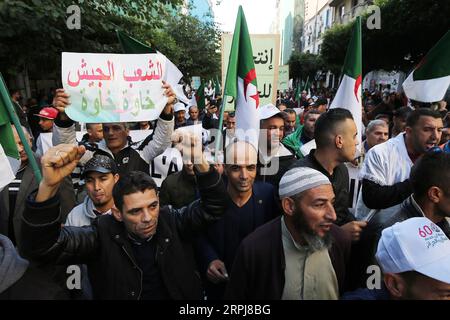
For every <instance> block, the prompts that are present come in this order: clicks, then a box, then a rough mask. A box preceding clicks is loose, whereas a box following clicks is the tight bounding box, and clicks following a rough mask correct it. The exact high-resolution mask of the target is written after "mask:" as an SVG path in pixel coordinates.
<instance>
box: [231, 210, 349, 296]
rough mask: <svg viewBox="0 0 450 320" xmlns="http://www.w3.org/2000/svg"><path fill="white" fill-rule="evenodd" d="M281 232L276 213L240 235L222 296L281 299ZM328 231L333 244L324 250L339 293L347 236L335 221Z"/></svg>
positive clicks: (283, 259) (342, 284) (341, 290)
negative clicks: (231, 269)
mask: <svg viewBox="0 0 450 320" xmlns="http://www.w3.org/2000/svg"><path fill="white" fill-rule="evenodd" d="M281 233H282V231H281V217H279V218H276V219H274V220H272V221H270V222H268V223H266V224H265V225H263V226H261V227H259V228H258V229H256V230H255V232H253V233H252V234H250V235H249V236H248V237H247V238H246V239H244V241H243V242H242V244H241V246H240V247H239V250H238V252H237V254H236V258H235V260H234V264H233V271H232V272H231V278H230V281H229V283H228V286H227V291H226V293H225V298H226V299H239V300H244V299H250V300H280V299H281V297H282V295H283V289H284V282H285V278H284V270H285V268H286V262H285V257H284V250H283V241H282V234H281ZM330 233H331V236H332V238H333V244H332V246H331V248H330V249H329V250H328V253H329V255H330V259H331V263H332V265H333V268H334V271H335V273H336V278H337V281H338V285H339V292H340V293H341V294H342V293H344V292H345V291H346V287H345V283H346V276H347V274H346V264H347V262H348V260H349V258H350V248H351V240H350V238H349V236H348V235H347V233H346V232H345V231H343V230H341V229H340V228H339V227H337V226H335V225H333V226H332V227H331V229H330Z"/></svg>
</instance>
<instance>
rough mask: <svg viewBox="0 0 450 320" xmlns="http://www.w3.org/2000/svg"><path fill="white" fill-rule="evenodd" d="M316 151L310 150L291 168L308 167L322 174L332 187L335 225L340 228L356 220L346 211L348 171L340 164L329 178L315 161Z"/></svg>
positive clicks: (347, 204) (348, 197)
mask: <svg viewBox="0 0 450 320" xmlns="http://www.w3.org/2000/svg"><path fill="white" fill-rule="evenodd" d="M315 151H316V149H313V150H311V152H310V153H309V154H308V155H307V156H306V157H304V158H303V159H300V160H298V161H297V162H296V163H295V164H294V165H293V166H292V167H290V168H289V169H292V168H296V167H309V168H312V169H315V170H317V171H319V172H322V173H323V174H324V175H325V176H326V177H327V178H328V179H330V182H331V184H332V186H333V191H334V195H335V197H336V199H335V203H334V210H335V211H336V216H337V219H336V221H335V224H337V225H338V226H342V225H344V224H346V223H348V222H350V221H354V220H356V218H355V216H354V215H353V214H352V213H351V212H350V211H349V210H348V208H349V205H350V204H349V201H350V200H349V199H350V196H349V192H348V188H349V177H348V169H347V167H346V166H345V164H343V163H341V164H340V165H338V166H337V167H336V168H334V171H333V175H332V176H330V174H329V173H328V171H327V170H325V168H324V167H322V165H321V164H320V163H319V162H318V161H317V160H316V158H315V157H314V152H315Z"/></svg>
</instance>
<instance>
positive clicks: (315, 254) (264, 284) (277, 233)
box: [225, 167, 351, 300]
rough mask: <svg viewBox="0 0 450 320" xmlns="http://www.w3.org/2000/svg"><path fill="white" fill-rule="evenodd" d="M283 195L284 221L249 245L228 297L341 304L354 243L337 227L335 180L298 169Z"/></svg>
mask: <svg viewBox="0 0 450 320" xmlns="http://www.w3.org/2000/svg"><path fill="white" fill-rule="evenodd" d="M279 195H280V198H281V205H282V208H283V211H284V215H283V216H282V217H279V218H277V219H274V220H272V221H270V222H268V223H266V224H265V225H263V226H261V227H260V228H258V229H257V230H256V231H255V232H253V233H252V234H250V235H249V236H248V237H247V238H246V239H244V241H243V242H242V244H241V246H240V247H239V249H238V253H237V254H236V258H235V260H234V264H233V270H232V272H231V278H230V281H229V284H228V287H227V291H226V294H225V297H226V298H228V299H250V300H265V299H269V300H280V299H282V300H315V299H338V298H339V294H340V293H342V292H343V290H345V288H344V282H345V268H346V263H347V262H348V258H349V254H350V244H351V239H350V237H349V235H348V234H347V233H346V232H345V231H343V230H342V229H341V228H339V227H338V226H336V225H335V224H334V221H335V220H336V212H335V211H334V207H333V202H334V199H335V197H334V192H333V187H332V185H331V182H330V180H329V179H328V178H327V177H326V176H325V175H324V174H322V173H321V172H319V171H317V170H314V169H312V168H308V167H298V168H293V169H290V170H289V171H287V172H286V173H285V174H284V175H283V177H282V178H281V180H280V187H279Z"/></svg>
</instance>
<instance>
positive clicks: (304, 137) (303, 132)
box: [283, 110, 321, 158]
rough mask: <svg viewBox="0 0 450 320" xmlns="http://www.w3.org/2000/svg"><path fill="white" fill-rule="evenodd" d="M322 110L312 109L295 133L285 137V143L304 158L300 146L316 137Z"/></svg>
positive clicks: (299, 156)
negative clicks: (315, 130) (316, 126)
mask: <svg viewBox="0 0 450 320" xmlns="http://www.w3.org/2000/svg"><path fill="white" fill-rule="evenodd" d="M320 114H321V113H320V112H319V111H318V110H310V111H308V112H307V113H306V115H305V117H304V122H303V125H300V126H298V128H297V129H296V130H295V132H294V133H292V134H290V135H289V136H287V137H285V138H284V139H283V143H284V144H285V145H287V146H289V147H291V148H292V149H294V150H295V154H296V155H297V157H298V158H303V154H302V152H301V150H300V148H301V147H302V146H303V145H304V144H306V143H308V142H310V141H311V140H313V139H314V127H315V123H316V121H317V119H319V116H320Z"/></svg>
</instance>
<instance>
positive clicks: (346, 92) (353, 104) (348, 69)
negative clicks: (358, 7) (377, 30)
mask: <svg viewBox="0 0 450 320" xmlns="http://www.w3.org/2000/svg"><path fill="white" fill-rule="evenodd" d="M361 81H362V49H361V17H357V18H356V21H355V25H354V27H353V32H352V36H351V38H350V43H349V45H348V48H347V53H346V54H345V61H344V67H343V69H342V80H341V83H340V85H339V88H338V91H337V92H336V96H335V97H334V100H333V102H331V105H330V109H333V108H343V109H347V110H349V111H350V112H351V113H352V115H353V119H354V120H355V123H356V127H357V128H358V141H359V143H360V145H361V123H362V111H361V107H362V103H361Z"/></svg>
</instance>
